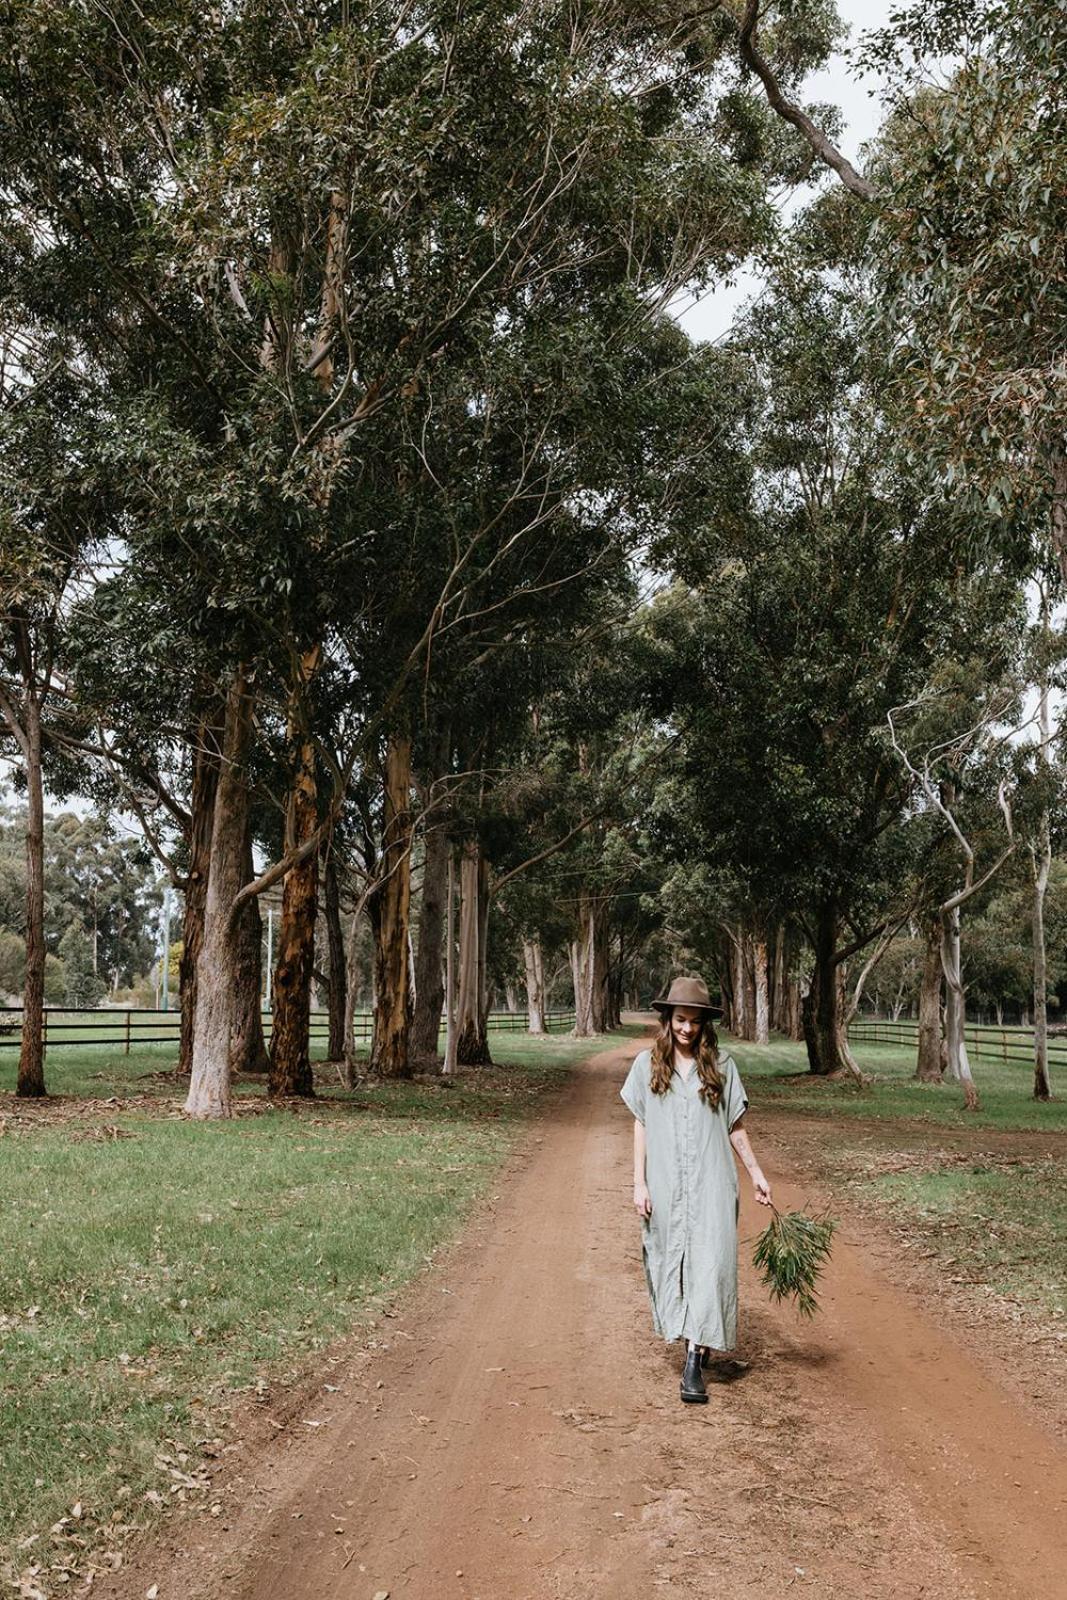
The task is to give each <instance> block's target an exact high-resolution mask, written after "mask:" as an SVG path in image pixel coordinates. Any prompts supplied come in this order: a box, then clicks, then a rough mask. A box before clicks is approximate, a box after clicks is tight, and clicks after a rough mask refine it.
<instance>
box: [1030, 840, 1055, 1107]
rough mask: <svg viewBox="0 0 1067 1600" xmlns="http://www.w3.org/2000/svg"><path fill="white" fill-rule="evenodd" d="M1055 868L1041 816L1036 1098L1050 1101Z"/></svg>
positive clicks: (1036, 913) (1036, 864) (1036, 898)
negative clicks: (1050, 931)
mask: <svg viewBox="0 0 1067 1600" xmlns="http://www.w3.org/2000/svg"><path fill="white" fill-rule="evenodd" d="M1051 866H1052V844H1051V834H1050V828H1049V814H1048V812H1047V811H1045V812H1043V813H1042V816H1041V825H1040V838H1039V841H1038V847H1037V849H1036V850H1035V852H1034V915H1033V942H1034V1099H1035V1100H1051V1098H1052V1084H1051V1082H1050V1079H1049V1070H1048V958H1047V955H1046V950H1045V891H1046V890H1047V888H1048V879H1049V871H1050V868H1051Z"/></svg>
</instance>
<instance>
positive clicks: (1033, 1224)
mask: <svg viewBox="0 0 1067 1600" xmlns="http://www.w3.org/2000/svg"><path fill="white" fill-rule="evenodd" d="M864 1181H865V1183H866V1184H869V1195H870V1198H871V1199H873V1200H874V1201H875V1202H876V1203H877V1204H878V1207H879V1210H880V1212H881V1213H882V1214H883V1215H887V1216H889V1217H896V1218H898V1219H899V1218H900V1217H901V1216H904V1217H906V1218H907V1219H909V1220H910V1222H911V1224H912V1226H913V1227H914V1228H915V1230H916V1231H917V1233H918V1234H920V1235H921V1237H922V1239H923V1241H924V1243H925V1244H926V1245H928V1246H929V1247H930V1248H931V1249H932V1250H933V1251H934V1253H935V1254H936V1255H937V1256H938V1258H939V1260H940V1262H941V1265H942V1266H943V1267H944V1269H945V1270H946V1272H947V1273H949V1275H950V1276H951V1277H952V1278H953V1280H954V1281H956V1282H958V1283H959V1282H962V1283H972V1284H976V1285H979V1286H980V1287H982V1288H983V1289H989V1290H992V1291H993V1292H994V1293H995V1294H999V1295H1002V1296H1004V1297H1005V1298H1007V1299H1010V1300H1014V1301H1015V1302H1017V1303H1019V1304H1021V1305H1023V1306H1024V1307H1026V1308H1027V1309H1028V1310H1030V1311H1031V1312H1033V1313H1035V1314H1036V1315H1038V1316H1041V1317H1049V1316H1051V1317H1063V1316H1064V1315H1065V1314H1067V1252H1065V1249H1064V1240H1065V1239H1067V1172H1065V1171H1064V1168H1063V1164H1062V1163H1061V1162H1059V1161H1050V1160H1018V1161H1012V1162H1004V1163H1000V1162H997V1163H993V1162H991V1161H990V1160H988V1159H984V1160H983V1159H977V1160H974V1161H967V1160H964V1161H962V1162H959V1163H957V1164H956V1165H952V1166H945V1167H942V1168H941V1169H940V1170H938V1171H919V1172H898V1173H887V1174H885V1175H882V1176H876V1177H874V1178H873V1179H867V1180H864Z"/></svg>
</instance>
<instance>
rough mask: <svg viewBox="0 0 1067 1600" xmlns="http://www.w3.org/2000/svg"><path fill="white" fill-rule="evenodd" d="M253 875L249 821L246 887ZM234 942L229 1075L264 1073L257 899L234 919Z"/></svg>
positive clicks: (267, 1066) (266, 1068)
mask: <svg viewBox="0 0 1067 1600" xmlns="http://www.w3.org/2000/svg"><path fill="white" fill-rule="evenodd" d="M253 873H254V868H253V865H252V828H251V820H250V819H249V824H248V826H247V827H246V828H245V858H244V871H243V878H244V882H245V883H248V882H250V881H251V879H252V876H253ZM233 942H234V949H235V959H234V973H235V981H236V984H237V999H236V1007H235V1016H234V1028H233V1039H232V1042H231V1045H230V1071H231V1072H243V1073H246V1074H247V1073H262V1072H267V1071H269V1069H270V1057H269V1056H268V1055H267V1046H266V1044H265V1043H264V1040H263V1010H262V1004H263V1002H262V990H263V919H262V917H261V916H260V912H259V900H258V898H256V897H253V898H252V899H250V900H246V901H245V903H244V905H243V906H241V908H240V910H239V911H238V912H237V915H236V916H235V917H234V919H233Z"/></svg>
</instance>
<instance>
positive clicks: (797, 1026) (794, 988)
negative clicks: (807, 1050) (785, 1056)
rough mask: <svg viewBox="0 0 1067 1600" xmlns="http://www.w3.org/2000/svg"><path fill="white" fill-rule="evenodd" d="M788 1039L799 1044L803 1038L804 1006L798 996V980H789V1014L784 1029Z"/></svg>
mask: <svg viewBox="0 0 1067 1600" xmlns="http://www.w3.org/2000/svg"><path fill="white" fill-rule="evenodd" d="M786 1032H787V1033H788V1035H789V1037H790V1039H792V1040H793V1041H794V1042H795V1043H796V1044H799V1043H800V1042H801V1040H802V1039H803V1038H804V1005H803V1000H802V999H801V994H800V980H799V979H798V978H790V980H789V1012H788V1023H787V1027H786Z"/></svg>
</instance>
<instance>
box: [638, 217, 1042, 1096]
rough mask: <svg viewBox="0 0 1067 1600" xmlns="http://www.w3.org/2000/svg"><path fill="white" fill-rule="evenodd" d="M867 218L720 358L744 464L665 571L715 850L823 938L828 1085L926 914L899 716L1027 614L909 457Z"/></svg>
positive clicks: (812, 1011)
mask: <svg viewBox="0 0 1067 1600" xmlns="http://www.w3.org/2000/svg"><path fill="white" fill-rule="evenodd" d="M846 204H847V202H845V201H844V199H843V198H842V197H838V196H829V197H827V198H826V199H825V200H824V201H823V202H821V204H820V206H819V207H818V208H817V209H816V210H815V212H814V213H813V214H812V216H811V217H808V218H805V219H804V220H803V221H802V222H801V224H800V225H799V227H798V229H797V230H796V234H795V236H794V245H795V248H794V252H793V254H791V255H790V256H789V257H787V258H785V259H784V260H783V262H782V264H781V267H780V269H779V270H778V271H777V272H776V274H775V276H774V278H773V280H772V284H771V286H770V288H769V290H768V292H767V293H766V294H765V295H764V296H763V298H762V299H761V300H760V301H759V302H758V303H757V304H756V305H755V306H754V308H753V309H752V311H751V312H750V314H749V315H748V317H747V318H746V320H745V322H744V324H743V325H742V326H741V327H740V328H739V329H738V330H737V332H736V334H735V337H734V339H733V341H732V348H730V349H728V350H725V351H723V352H722V353H721V355H720V356H719V358H718V359H719V361H720V362H721V364H722V369H723V370H722V376H721V378H720V380H719V381H720V387H721V386H722V385H725V384H727V383H733V384H735V385H737V386H738V393H739V403H738V404H737V405H736V406H735V407H734V411H733V417H732V419H731V418H726V419H724V434H723V441H724V451H725V448H726V446H727V445H729V448H730V449H731V450H732V451H733V456H734V460H735V463H736V465H735V469H734V471H733V474H732V476H730V477H726V476H725V475H724V472H723V470H722V468H721V466H720V467H717V469H716V472H715V473H714V474H707V475H706V482H705V483H704V484H701V482H700V478H699V475H698V474H694V495H695V497H696V503H698V504H699V502H700V496H701V495H703V506H702V511H701V514H700V515H699V516H697V517H696V518H694V520H693V522H692V525H691V528H690V531H689V533H688V536H685V537H681V538H679V537H676V538H675V539H674V540H673V543H672V544H671V545H669V546H668V545H666V544H665V545H664V546H663V548H662V550H661V551H659V552H658V555H659V559H660V560H661V563H662V565H664V566H665V567H668V568H669V569H670V570H673V571H674V572H675V573H677V574H678V576H679V578H680V579H681V580H682V583H683V584H684V585H685V587H684V588H683V587H679V588H677V589H676V590H675V591H674V593H673V594H672V595H670V596H667V597H665V598H664V601H663V603H662V604H661V605H660V606H659V607H658V608H657V613H656V626H657V631H658V633H659V636H660V637H661V638H662V640H663V642H664V647H665V658H664V672H665V679H664V690H665V692H664V706H665V708H666V706H668V705H669V704H670V703H671V701H672V700H673V702H674V705H675V708H676V710H675V714H676V716H677V718H678V720H679V726H680V727H681V728H682V729H683V743H684V747H685V750H686V761H687V766H686V775H687V777H688V778H689V780H690V782H691V783H692V784H693V786H694V793H695V794H699V796H700V805H701V808H702V809H703V812H704V817H705V819H706V820H705V821H704V823H703V825H702V827H701V832H700V835H699V836H700V837H701V839H702V840H703V848H704V849H705V850H706V851H707V852H709V853H710V854H711V855H712V856H713V858H714V859H717V860H723V859H725V860H728V861H729V862H730V863H731V864H732V869H733V871H734V872H735V873H736V874H737V875H738V876H739V877H740V879H741V882H742V885H743V892H744V896H745V898H746V899H748V900H750V901H752V902H753V903H754V904H756V905H757V906H760V907H763V908H769V907H772V906H773V907H775V908H776V909H777V912H778V914H779V915H784V914H792V915H793V916H794V917H796V918H797V919H798V920H800V921H801V923H802V925H803V926H804V927H805V929H806V931H807V933H808V936H809V939H810V943H811V946H812V952H813V970H812V981H811V991H810V995H809V1004H808V1026H807V1029H806V1032H807V1040H808V1051H809V1060H810V1065H811V1068H812V1070H813V1071H815V1072H820V1073H827V1072H833V1071H837V1070H842V1069H850V1067H851V1058H850V1056H849V1052H848V1049H847V1040H846V1038H845V1035H844V1028H843V1004H844V996H843V976H844V970H845V967H846V965H847V963H848V962H850V961H852V960H853V958H854V957H856V956H858V954H859V953H860V952H861V951H863V950H865V949H867V947H868V946H870V945H872V943H874V942H875V941H878V940H880V939H883V938H885V937H886V935H887V934H891V932H892V931H893V928H894V926H895V925H896V923H897V922H898V921H899V920H901V919H902V917H903V914H904V912H905V911H906V910H907V907H905V906H898V905H896V903H895V901H896V897H895V894H894V892H893V887H892V886H893V885H894V884H895V883H898V882H899V881H900V880H901V876H902V873H901V864H902V863H901V857H902V855H903V857H904V859H906V858H907V856H908V853H909V852H908V848H907V846H906V844H905V843H904V842H903V841H904V837H905V836H904V835H903V834H902V833H901V831H900V828H899V826H898V824H900V823H901V821H902V820H903V819H904V818H905V816H906V811H907V806H908V802H909V798H910V793H911V786H912V781H913V780H912V779H911V778H910V777H909V775H908V774H907V773H906V772H905V770H904V769H903V768H902V767H901V765H900V763H899V761H898V760H897V759H896V757H895V755H894V753H893V751H892V749H891V747H890V744H889V741H888V738H887V735H886V730H885V714H886V712H887V711H888V710H889V709H890V708H891V707H892V706H894V705H897V704H900V703H901V702H902V701H904V700H906V699H910V698H913V697H914V696H915V695H916V694H918V693H919V692H920V690H921V688H922V686H923V685H924V684H925V683H926V682H927V681H928V679H929V677H930V675H931V674H932V672H933V671H934V670H935V668H936V667H937V665H938V663H939V662H941V661H942V660H944V659H948V658H951V657H953V656H954V655H955V654H957V653H958V652H959V651H960V650H961V648H966V643H967V640H968V638H969V636H972V635H976V636H979V635H981V634H982V633H983V632H985V630H987V629H989V627H990V624H991V623H992V624H993V633H992V637H996V619H997V617H998V616H999V615H1000V614H1001V613H1003V612H1004V611H1005V608H1006V610H1007V613H1008V614H1011V615H1013V616H1017V607H1016V605H1015V596H1016V592H1017V591H1016V588H1015V585H1014V579H1013V578H1012V577H1011V576H1010V575H1009V576H1008V577H1007V578H1005V579H1003V580H1002V579H1000V578H999V577H998V575H997V573H996V570H995V569H991V570H989V571H987V572H976V573H975V574H974V575H973V576H970V575H968V574H967V572H966V569H965V568H962V567H961V561H960V557H961V553H962V551H963V550H964V549H965V547H966V541H967V538H968V537H969V536H970V534H971V530H970V529H969V528H967V527H966V526H965V525H964V524H963V523H962V522H961V520H960V518H959V517H958V516H956V515H955V514H954V510H953V507H952V506H951V505H950V504H949V503H948V502H947V501H945V500H944V499H943V498H939V496H938V494H937V491H936V485H934V484H931V483H930V482H929V481H928V480H924V479H923V477H922V476H921V474H919V473H918V472H917V471H916V470H915V468H914V467H913V466H912V465H911V464H910V463H909V462H908V461H907V460H906V459H904V458H903V457H902V455H901V452H900V451H899V450H898V449H897V448H896V447H895V438H896V436H895V433H894V425H893V418H892V416H891V415H887V413H886V411H885V408H884V406H883V404H882V402H881V391H882V374H883V370H884V366H883V361H882V353H881V348H880V345H879V343H878V341H877V340H876V339H872V338H871V336H870V334H869V332H868V325H867V322H866V318H865V311H866V305H867V303H868V298H867V297H868V290H869V280H868V276H867V269H866V264H865V259H864V255H863V249H862V245H863V239H862V233H861V232H860V233H857V230H856V228H855V226H854V224H853V223H852V222H851V221H850V218H849V215H848V212H847V211H846V209H845V207H846ZM719 403H720V404H721V402H719ZM710 751H714V758H713V759H712V758H710V757H709V756H708V755H707V754H706V753H707V752H710ZM705 769H706V773H705ZM698 771H699V772H700V773H701V774H702V775H703V778H702V781H701V783H700V785H699V788H697V774H698Z"/></svg>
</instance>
